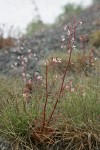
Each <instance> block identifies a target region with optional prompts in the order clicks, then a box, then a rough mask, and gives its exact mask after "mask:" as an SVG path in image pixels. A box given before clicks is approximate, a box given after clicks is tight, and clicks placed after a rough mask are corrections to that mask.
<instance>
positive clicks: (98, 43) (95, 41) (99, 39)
mask: <svg viewBox="0 0 100 150" xmlns="http://www.w3.org/2000/svg"><path fill="white" fill-rule="evenodd" d="M89 39H90V42H91V44H92V45H93V46H95V47H96V48H99V47H100V30H95V31H93V32H92V33H91V34H90V36H89Z"/></svg>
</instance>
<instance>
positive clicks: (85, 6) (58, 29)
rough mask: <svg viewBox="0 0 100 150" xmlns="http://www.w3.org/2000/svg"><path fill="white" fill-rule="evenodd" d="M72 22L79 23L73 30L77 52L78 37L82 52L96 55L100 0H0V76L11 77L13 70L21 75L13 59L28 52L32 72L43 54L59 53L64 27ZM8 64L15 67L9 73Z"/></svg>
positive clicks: (40, 62)
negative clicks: (80, 40) (75, 29)
mask: <svg viewBox="0 0 100 150" xmlns="http://www.w3.org/2000/svg"><path fill="white" fill-rule="evenodd" d="M74 20H76V21H82V25H81V26H79V27H78V28H77V38H76V45H75V46H76V47H77V49H79V50H80V49H81V48H80V43H79V35H80V34H81V35H82V37H83V38H84V39H83V40H84V46H87V48H85V51H86V50H87V49H96V51H97V50H98V51H97V52H99V51H100V0H88V1H87V0H70V3H69V0H1V2H0V73H3V74H8V73H10V74H12V72H14V71H15V70H14V69H15V68H14V67H18V68H19V69H18V71H19V72H21V65H20V63H16V62H17V59H16V58H17V57H18V56H21V55H23V56H24V55H25V56H26V54H27V53H28V51H30V50H31V52H32V54H33V55H32V58H31V60H30V61H28V67H27V69H28V70H29V72H34V68H36V67H37V66H39V65H41V64H42V62H43V61H42V60H44V59H45V58H46V56H47V55H49V54H51V52H58V51H61V37H62V35H65V36H66V33H65V31H64V30H63V29H64V26H65V25H66V24H68V23H70V22H71V23H73V21H74ZM88 47H91V48H88ZM96 55H98V54H96ZM12 64H15V66H14V67H13V68H14V69H13V71H12V68H11V66H12ZM37 70H39V69H38V67H37ZM15 74H16V71H15Z"/></svg>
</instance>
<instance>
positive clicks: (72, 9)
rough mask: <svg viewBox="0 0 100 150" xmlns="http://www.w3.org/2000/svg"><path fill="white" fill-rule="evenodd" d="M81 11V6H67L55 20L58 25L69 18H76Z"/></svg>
mask: <svg viewBox="0 0 100 150" xmlns="http://www.w3.org/2000/svg"><path fill="white" fill-rule="evenodd" d="M82 10H83V8H82V6H81V5H75V4H70V3H69V4H67V5H65V6H64V7H63V13H62V14H60V15H59V16H58V18H57V22H59V23H60V21H61V22H63V21H65V20H67V19H69V18H70V17H73V16H74V17H75V16H77V15H78V14H79V13H81V12H82Z"/></svg>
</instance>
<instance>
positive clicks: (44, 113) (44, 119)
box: [42, 62, 48, 131]
mask: <svg viewBox="0 0 100 150" xmlns="http://www.w3.org/2000/svg"><path fill="white" fill-rule="evenodd" d="M47 102H48V64H47V62H46V100H45V105H44V111H43V128H42V131H43V130H44V126H45V121H46V107H47Z"/></svg>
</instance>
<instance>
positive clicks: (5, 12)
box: [0, 0, 93, 36]
mask: <svg viewBox="0 0 100 150" xmlns="http://www.w3.org/2000/svg"><path fill="white" fill-rule="evenodd" d="M92 2H93V1H92V0H88V1H87V0H70V3H69V0H50V1H49V0H3V1H2V0H1V2H0V24H1V26H2V25H3V26H2V29H3V30H4V32H5V36H6V34H8V31H9V34H11V31H12V30H13V33H12V36H16V35H17V34H18V33H19V32H24V33H25V32H26V30H27V28H29V26H30V24H32V23H33V24H34V26H35V23H36V22H38V21H41V23H43V24H54V23H55V22H56V21H57V20H58V18H59V16H60V15H61V14H63V13H65V12H66V13H67V12H68V11H70V10H71V9H74V10H76V11H78V12H79V11H80V10H81V9H82V8H85V7H88V6H89V5H91V4H92ZM69 4H71V5H70V6H67V5H69ZM77 7H78V8H77ZM67 9H69V10H67ZM69 13H71V11H70V12H69ZM60 17H61V16H60ZM39 23H40V22H39ZM34 28H35V27H34Z"/></svg>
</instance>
